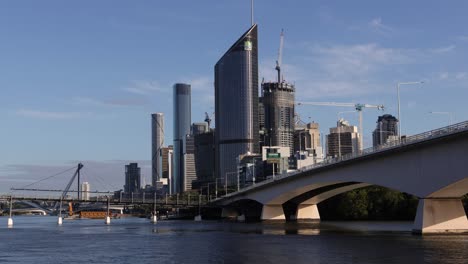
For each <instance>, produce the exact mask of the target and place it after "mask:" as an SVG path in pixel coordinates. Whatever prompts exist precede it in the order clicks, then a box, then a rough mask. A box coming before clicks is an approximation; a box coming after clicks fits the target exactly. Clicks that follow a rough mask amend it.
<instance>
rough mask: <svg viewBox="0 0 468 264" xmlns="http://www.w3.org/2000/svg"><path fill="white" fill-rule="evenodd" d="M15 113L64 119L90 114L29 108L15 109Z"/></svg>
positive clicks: (24, 115) (42, 117) (40, 117)
mask: <svg viewBox="0 0 468 264" xmlns="http://www.w3.org/2000/svg"><path fill="white" fill-rule="evenodd" d="M16 114H17V115H19V116H23V117H30V118H37V119H49V120H65V119H76V118H82V117H85V116H89V115H91V113H89V112H87V113H82V112H51V111H38V110H29V109H20V110H18V111H16Z"/></svg>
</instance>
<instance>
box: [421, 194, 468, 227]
mask: <svg viewBox="0 0 468 264" xmlns="http://www.w3.org/2000/svg"><path fill="white" fill-rule="evenodd" d="M460 232H468V220H467V218H466V214H465V210H464V208H463V204H462V201H461V199H419V203H418V210H417V212H416V218H415V220H414V225H413V233H416V234H428V233H460Z"/></svg>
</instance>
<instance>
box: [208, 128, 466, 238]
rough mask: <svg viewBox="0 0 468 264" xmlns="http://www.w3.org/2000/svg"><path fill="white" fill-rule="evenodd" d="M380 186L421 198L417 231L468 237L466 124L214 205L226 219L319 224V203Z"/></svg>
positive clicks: (303, 172) (259, 186)
mask: <svg viewBox="0 0 468 264" xmlns="http://www.w3.org/2000/svg"><path fill="white" fill-rule="evenodd" d="M370 185H378V186H382V187H386V188H390V189H393V190H397V191H400V192H405V193H408V194H412V195H414V196H416V197H418V198H419V204H418V208H417V213H416V218H415V220H414V225H413V232H415V233H421V234H422V233H440V232H468V220H467V217H466V214H465V211H464V208H463V204H462V202H461V198H462V196H463V195H464V194H466V193H468V121H466V122H462V123H458V124H455V125H452V126H448V127H443V128H440V129H436V130H432V131H428V132H425V133H422V134H418V135H414V136H411V137H406V138H402V139H400V140H399V141H395V142H390V143H388V144H386V145H381V146H378V147H375V148H369V149H365V150H363V151H361V152H360V153H353V154H349V155H344V156H341V157H339V158H337V159H334V160H331V161H326V162H323V163H318V164H315V165H312V166H309V167H306V168H303V169H301V170H299V171H296V172H293V173H288V174H284V175H277V176H276V177H274V178H270V179H269V180H266V181H263V182H260V183H257V184H255V185H252V186H249V187H247V188H244V189H242V190H240V191H238V192H234V193H230V194H228V195H226V196H224V197H221V198H219V199H216V200H215V201H213V203H214V204H216V205H219V206H222V207H223V215H224V216H241V217H246V216H248V215H255V214H257V215H261V219H262V220H285V219H286V216H285V213H284V209H283V207H284V206H285V205H286V204H293V205H295V206H296V213H295V215H294V216H293V217H292V218H296V219H316V220H319V219H320V214H319V211H318V208H317V204H319V203H320V202H322V201H324V200H326V199H328V198H330V197H333V196H335V195H338V194H340V193H343V192H347V191H350V190H353V189H357V188H362V187H366V186H370Z"/></svg>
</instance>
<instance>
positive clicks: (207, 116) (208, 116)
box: [205, 112, 211, 129]
mask: <svg viewBox="0 0 468 264" xmlns="http://www.w3.org/2000/svg"><path fill="white" fill-rule="evenodd" d="M205 122H206V123H208V129H210V124H211V118H210V115H209V114H208V112H205Z"/></svg>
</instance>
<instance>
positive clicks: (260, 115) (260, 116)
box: [258, 92, 266, 149]
mask: <svg viewBox="0 0 468 264" xmlns="http://www.w3.org/2000/svg"><path fill="white" fill-rule="evenodd" d="M258 126H259V129H258V133H259V140H260V143H259V145H260V149H261V148H262V147H263V146H265V145H266V143H265V141H266V133H265V106H264V105H263V92H262V96H261V97H259V98H258Z"/></svg>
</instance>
